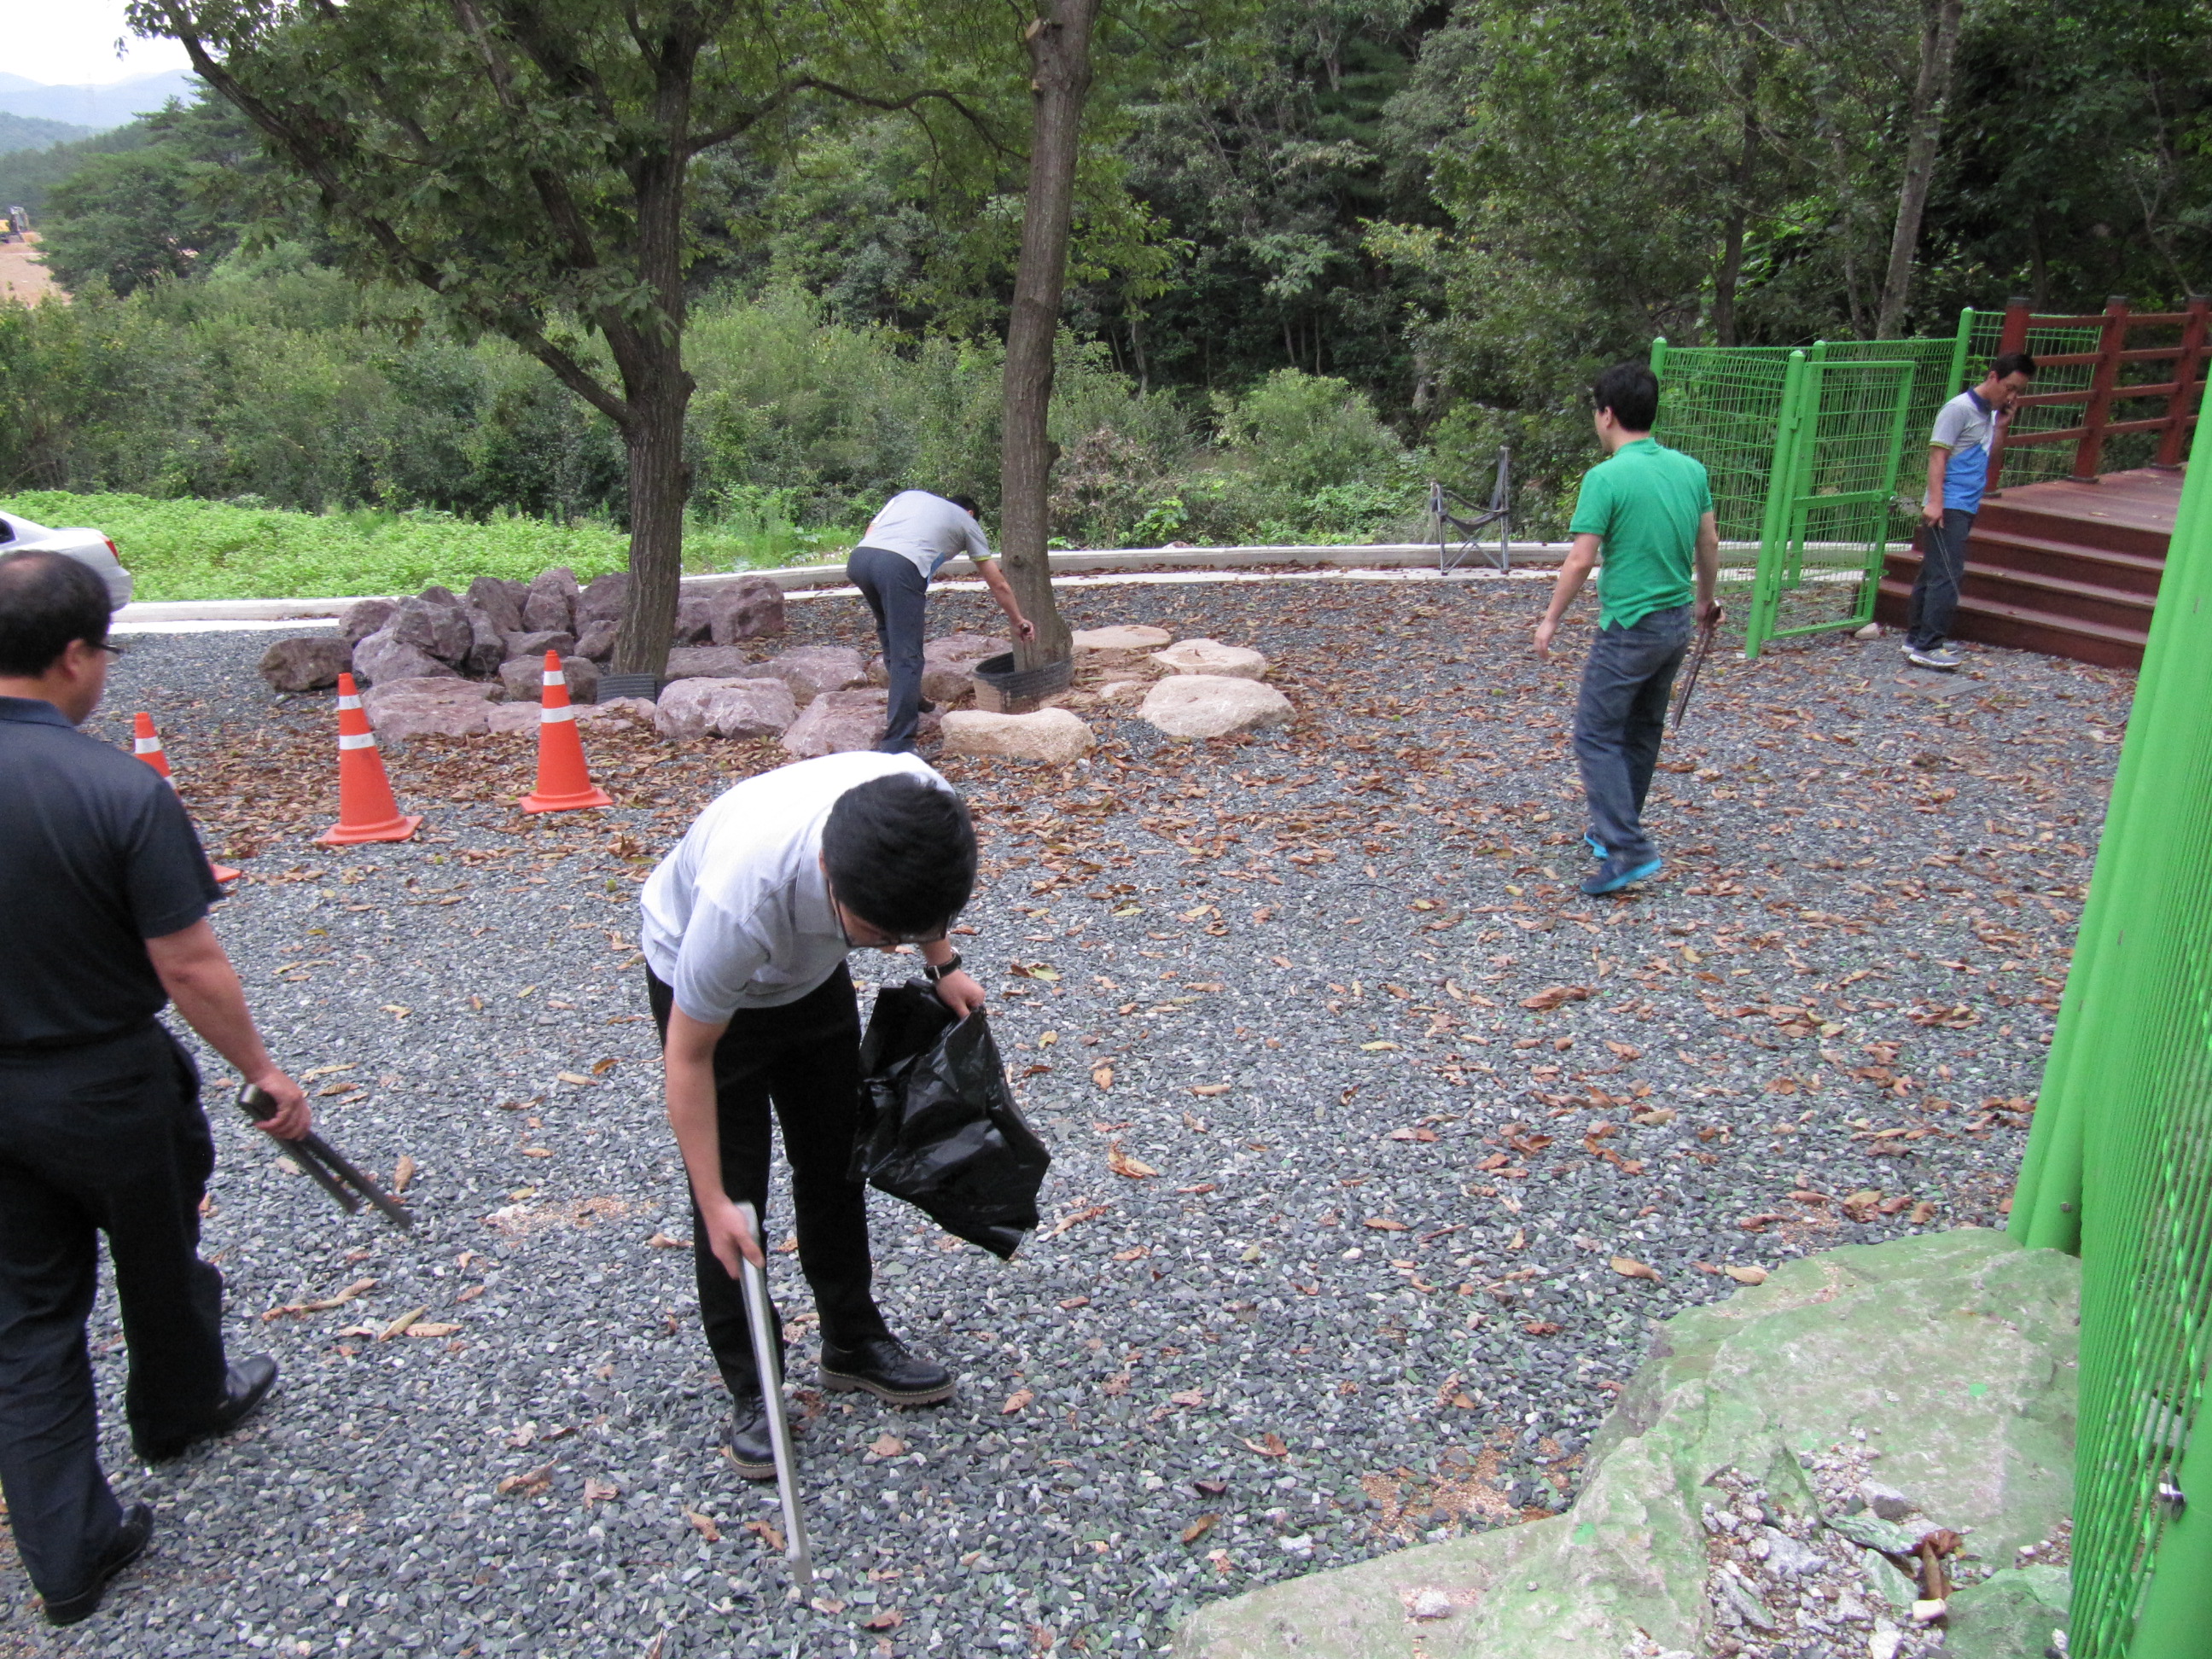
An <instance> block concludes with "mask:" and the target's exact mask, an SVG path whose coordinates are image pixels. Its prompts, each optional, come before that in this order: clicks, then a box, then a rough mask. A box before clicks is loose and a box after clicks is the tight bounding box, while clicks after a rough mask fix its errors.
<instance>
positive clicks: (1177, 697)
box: [1138, 674, 1295, 738]
mask: <svg viewBox="0 0 2212 1659" xmlns="http://www.w3.org/2000/svg"><path fill="white" fill-rule="evenodd" d="M1293 712H1295V711H1293V710H1292V708H1291V700H1290V699H1289V698H1288V697H1286V696H1284V695H1283V694H1282V693H1281V692H1279V691H1278V690H1275V688H1274V687H1273V686H1272V685H1262V684H1260V683H1259V682H1258V681H1257V680H1248V679H1232V678H1225V677H1223V676H1221V675H1218V674H1170V675H1169V676H1168V678H1165V679H1164V680H1158V681H1155V682H1154V683H1153V684H1152V689H1151V690H1149V691H1147V692H1146V694H1145V701H1144V702H1143V703H1142V704H1141V705H1140V706H1139V709H1138V713H1139V714H1140V715H1141V716H1142V717H1143V718H1144V719H1145V720H1146V721H1148V722H1149V723H1151V724H1152V725H1153V726H1158V728H1159V729H1160V730H1161V731H1163V732H1166V733H1167V734H1168V735H1169V736H1170V737H1171V738H1224V737H1227V736H1228V735H1229V734H1230V733H1231V732H1249V731H1251V730H1252V729H1254V728H1255V727H1257V726H1279V725H1281V724H1282V723H1283V722H1284V721H1285V720H1289V719H1290V718H1291V714H1292V713H1293Z"/></svg>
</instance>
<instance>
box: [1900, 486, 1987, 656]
mask: <svg viewBox="0 0 2212 1659" xmlns="http://www.w3.org/2000/svg"><path fill="white" fill-rule="evenodd" d="M1973 533H1974V515H1973V514H1972V513H1967V512H1964V511H1962V510H1960V508H1958V507H1945V508H1944V509H1943V522H1942V524H1940V525H1935V524H1931V525H1923V526H1922V527H1921V533H1920V574H1918V575H1917V576H1915V577H1914V578H1913V579H1912V599H1911V602H1910V603H1909V604H1908V605H1906V607H1905V644H1907V645H1909V646H1911V647H1912V648H1913V649H1914V650H1916V651H1932V650H1933V649H1935V648H1936V647H1937V646H1939V645H1941V644H1942V643H1943V641H1946V640H1948V639H1949V638H1950V637H1951V624H1952V623H1953V622H1954V620H1955V619H1956V618H1957V617H1958V614H1959V584H1960V581H1961V580H1964V579H1965V577H1966V538H1967V537H1969V536H1971V535H1972V534H1973Z"/></svg>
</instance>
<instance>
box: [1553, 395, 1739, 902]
mask: <svg viewBox="0 0 2212 1659" xmlns="http://www.w3.org/2000/svg"><path fill="white" fill-rule="evenodd" d="M1590 400H1591V403H1592V404H1593V405H1594V406H1595V414H1594V416H1593V418H1594V420H1595V424H1596V427H1597V441H1598V442H1599V443H1600V444H1601V446H1603V447H1604V449H1605V453H1606V459H1604V460H1602V461H1600V462H1599V463H1598V464H1597V465H1595V466H1594V467H1592V468H1591V469H1590V470H1589V472H1588V473H1586V474H1585V475H1584V476H1583V487H1582V493H1581V495H1579V496H1577V498H1576V501H1575V516H1574V518H1573V520H1572V521H1571V522H1570V523H1569V525H1568V526H1567V529H1568V532H1569V533H1570V534H1571V535H1572V536H1573V537H1574V545H1573V547H1572V548H1571V549H1570V550H1569V551H1568V554H1567V559H1566V562H1565V564H1563V565H1561V566H1560V567H1559V585H1558V586H1556V587H1554V588H1553V591H1552V603H1551V604H1550V605H1549V606H1547V608H1546V610H1545V611H1544V620H1543V621H1542V622H1541V623H1537V625H1536V654H1537V655H1538V656H1540V657H1548V656H1550V655H1551V654H1552V641H1553V637H1554V636H1555V635H1557V634H1558V633H1559V619H1560V618H1561V617H1564V616H1565V615H1566V611H1567V607H1568V606H1569V605H1572V604H1573V603H1574V602H1575V596H1576V595H1577V593H1579V592H1582V588H1583V582H1585V581H1586V580H1589V574H1590V572H1591V570H1592V569H1593V568H1596V566H1597V563H1598V559H1599V555H1600V552H1601V550H1602V552H1603V555H1604V561H1605V568H1604V569H1603V571H1602V573H1601V574H1600V575H1599V577H1598V629H1597V637H1596V638H1595V640H1593V641H1591V642H1590V653H1589V661H1588V662H1586V663H1584V664H1583V683H1582V690H1581V693H1580V695H1579V696H1577V699H1576V702H1575V760H1576V763H1577V764H1578V765H1579V766H1580V768H1581V769H1582V775H1583V795H1584V796H1585V797H1587V798H1588V799H1589V832H1588V833H1587V835H1585V836H1584V837H1583V839H1584V840H1585V841H1587V842H1589V849H1590V852H1591V853H1592V854H1594V855H1595V857H1596V859H1597V860H1598V866H1597V869H1596V870H1595V872H1593V873H1592V874H1591V875H1590V877H1589V879H1588V880H1586V881H1584V882H1583V884H1582V887H1583V892H1585V893H1587V894H1589V896H1591V897H1592V898H1595V897H1596V896H1599V895H1600V894H1601V893H1611V892H1615V891H1618V890H1620V889H1621V888H1623V887H1626V886H1627V885H1629V884H1630V883H1632V882H1638V881H1643V880H1644V879H1646V878H1649V877H1651V876H1656V875H1657V874H1658V873H1659V870H1660V867H1661V865H1660V858H1659V852H1658V849H1657V848H1655V847H1654V846H1652V844H1651V838H1650V836H1647V835H1645V834H1644V822H1643V815H1644V797H1645V796H1646V795H1648V794H1649V793H1650V792H1651V772H1652V769H1653V768H1654V767H1655V766H1656V764H1657V763H1658V760H1659V742H1660V739H1661V738H1662V737H1663V736H1664V735H1665V733H1666V730H1667V699H1668V696H1669V694H1670V693H1672V691H1673V690H1674V675H1675V672H1676V671H1677V670H1679V669H1680V667H1681V665H1682V656H1683V653H1685V652H1686V650H1688V648H1689V644H1690V634H1691V631H1692V629H1693V628H1694V627H1695V626H1696V623H1697V621H1698V620H1699V619H1704V620H1707V621H1711V622H1712V623H1718V622H1719V620H1720V615H1721V608H1720V605H1719V604H1718V603H1717V601H1716V600H1715V599H1714V598H1713V590H1714V588H1715V586H1717V584H1718V583H1719V580H1720V563H1721V542H1720V532H1718V531H1717V529H1716V528H1715V527H1714V524H1713V496H1712V491H1711V489H1710V488H1709V487H1708V485H1707V483H1706V481H1705V466H1704V465H1703V464H1702V463H1700V462H1699V461H1696V460H1693V459H1691V458H1690V457H1689V456H1687V455H1685V454H1683V453H1681V452H1680V451H1679V450H1674V449H1668V448H1665V447H1662V446H1661V445H1660V444H1659V443H1658V442H1657V441H1656V440H1654V439H1653V437H1652V436H1651V424H1652V422H1654V421H1655V420H1656V419H1657V417H1658V414H1659V377H1658V376H1657V375H1656V374H1653V373H1652V372H1651V371H1650V368H1647V367H1646V366H1645V365H1644V364H1642V363H1616V364H1614V365H1613V367H1612V368H1608V369H1607V370H1606V371H1605V373H1604V374H1601V375H1599V376H1598V377H1597V383H1596V384H1595V386H1591V388H1590ZM1693 580H1694V584H1695V589H1696V605H1695V607H1694V609H1693V608H1692V603H1691V599H1692V582H1693Z"/></svg>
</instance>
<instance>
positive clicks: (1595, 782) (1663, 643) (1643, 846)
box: [1575, 605, 1696, 866]
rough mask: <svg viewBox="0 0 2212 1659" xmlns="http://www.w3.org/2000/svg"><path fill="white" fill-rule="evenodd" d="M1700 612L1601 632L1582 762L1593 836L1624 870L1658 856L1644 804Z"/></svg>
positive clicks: (1586, 690) (1586, 705)
mask: <svg viewBox="0 0 2212 1659" xmlns="http://www.w3.org/2000/svg"><path fill="white" fill-rule="evenodd" d="M1695 615H1696V607H1695V606H1694V605H1676V606H1674V608H1673V609H1672V610H1668V611H1652V612H1651V613H1650V615H1648V616H1646V617H1641V618H1640V619H1638V622H1637V623H1636V624H1635V625H1634V626H1633V627H1630V628H1623V627H1621V626H1620V624H1619V623H1615V624H1614V625H1613V626H1612V627H1610V628H1601V629H1598V631H1597V638H1596V639H1595V640H1594V641H1591V643H1590V653H1589V661H1587V662H1585V663H1584V664H1583V684H1582V690H1581V692H1580V694H1579V695H1578V696H1577V697H1576V699H1575V762H1576V764H1577V765H1578V766H1579V767H1580V768H1581V769H1582V775H1583V795H1584V796H1586V797H1587V798H1588V799H1589V832H1590V834H1591V835H1592V836H1595V837H1596V838H1597V840H1598V842H1599V843H1600V844H1601V845H1602V846H1603V847H1604V848H1605V849H1606V851H1607V853H1609V854H1612V855H1613V857H1614V858H1615V859H1617V860H1620V861H1621V862H1622V863H1623V864H1626V865H1629V866H1634V865H1638V864H1644V863H1648V862H1649V861H1650V860H1651V859H1653V858H1654V857H1656V855H1657V852H1656V848H1653V846H1652V845H1651V839H1650V836H1646V835H1645V834H1644V823H1643V817H1644V797H1645V796H1646V795H1648V794H1650V793H1651V770H1652V768H1654V767H1655V766H1656V765H1657V764H1658V763H1659V741H1660V739H1661V738H1662V737H1663V736H1664V735H1665V733H1666V730H1667V699H1668V696H1669V695H1670V694H1671V693H1672V692H1673V691H1674V675H1675V673H1676V671H1678V670H1680V667H1681V666H1682V658H1683V655H1684V653H1686V652H1687V651H1688V650H1689V648H1690V633H1691V630H1692V628H1693V627H1694V625H1695V623H1694V618H1695Z"/></svg>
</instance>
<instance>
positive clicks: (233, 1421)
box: [137, 1354, 276, 1463]
mask: <svg viewBox="0 0 2212 1659" xmlns="http://www.w3.org/2000/svg"><path fill="white" fill-rule="evenodd" d="M275 1383H276V1361H275V1360H273V1359H271V1358H269V1356H268V1355H266V1354H257V1355H255V1356H254V1357H253V1358H251V1359H247V1360H242V1361H240V1363H239V1364H235V1365H233V1366H232V1367H231V1368H230V1374H229V1375H228V1376H226V1377H224V1378H223V1381H222V1400H221V1401H219V1402H218V1403H217V1405H216V1408H215V1412H214V1413H213V1415H211V1416H210V1418H209V1419H208V1420H207V1422H206V1424H205V1425H204V1426H203V1427H201V1428H199V1429H197V1430H196V1431H194V1432H192V1433H191V1434H188V1435H185V1436H184V1437H182V1438H181V1439H177V1440H161V1441H153V1442H149V1443H144V1444H141V1445H139V1446H138V1447H137V1453H138V1455H139V1456H141V1457H143V1458H144V1459H145V1460H146V1462H149V1463H166V1462H168V1461H169V1460H170V1459H171V1458H173V1457H182V1456H183V1455H185V1453H186V1452H188V1451H190V1450H191V1449H192V1448H193V1447H194V1446H196V1445H197V1444H198V1443H200V1442H201V1441H203V1440H207V1439H211V1438H213V1437H215V1436H216V1435H219V1434H228V1433H229V1432H230V1431H232V1430H233V1429H234V1428H236V1427H237V1426H238V1425H240V1423H243V1422H244V1421H246V1419H247V1418H249V1417H251V1416H252V1415H253V1411H254V1407H257V1406H258V1405H260V1403H261V1401H263V1399H264V1397H265V1396H266V1395H268V1393H269V1390H270V1388H271V1387H273V1386H274V1385H275Z"/></svg>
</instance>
